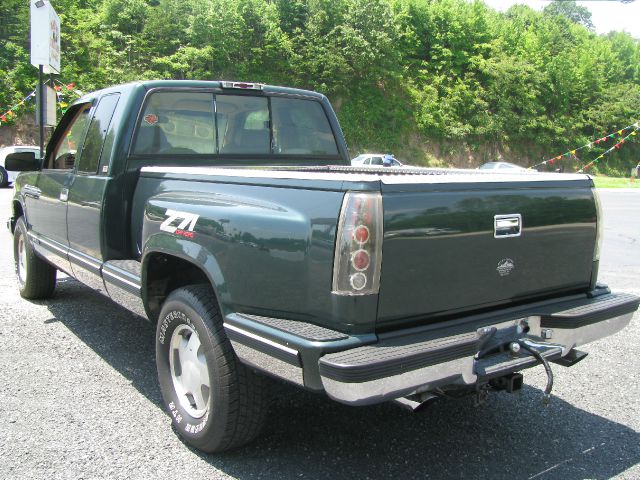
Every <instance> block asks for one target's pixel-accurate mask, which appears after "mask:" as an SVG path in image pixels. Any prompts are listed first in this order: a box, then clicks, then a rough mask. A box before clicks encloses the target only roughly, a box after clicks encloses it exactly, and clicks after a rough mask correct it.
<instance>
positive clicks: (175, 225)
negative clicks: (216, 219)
mask: <svg viewBox="0 0 640 480" xmlns="http://www.w3.org/2000/svg"><path fill="white" fill-rule="evenodd" d="M165 215H166V216H167V218H166V219H165V221H164V222H162V223H161V224H160V230H162V231H164V232H169V233H175V234H176V235H182V236H183V237H187V238H193V235H194V233H193V229H194V228H195V226H196V222H197V221H198V218H200V215H196V214H195V213H187V212H178V211H176V210H170V209H167V211H166V212H165Z"/></svg>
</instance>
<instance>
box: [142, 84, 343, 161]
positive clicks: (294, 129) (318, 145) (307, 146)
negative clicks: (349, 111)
mask: <svg viewBox="0 0 640 480" xmlns="http://www.w3.org/2000/svg"><path fill="white" fill-rule="evenodd" d="M131 153H132V154H133V155H143V156H148V155H152V156H157V155H158V156H159V155H172V156H173V155H190V156H198V155H207V156H212V155H216V156H223V157H224V156H230V157H232V158H233V157H241V156H244V157H251V158H253V157H257V158H262V159H264V160H268V159H277V158H288V157H299V156H306V157H326V158H336V157H338V155H339V154H338V147H337V143H336V139H335V136H334V133H333V131H332V129H331V125H330V123H329V119H328V118H327V115H326V113H325V111H324V108H323V107H322V104H321V103H320V102H318V101H315V100H310V99H302V98H288V97H284V96H282V97H281V96H257V95H234V94H226V93H225V94H221V93H213V92H196V91H165V90H160V91H154V92H151V93H150V94H148V95H147V98H146V99H145V103H144V106H143V109H142V112H141V115H140V118H139V120H138V125H137V128H136V133H135V134H134V142H133V146H132V150H131Z"/></svg>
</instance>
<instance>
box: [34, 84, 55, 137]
mask: <svg viewBox="0 0 640 480" xmlns="http://www.w3.org/2000/svg"><path fill="white" fill-rule="evenodd" d="M56 96H57V94H56V91H55V90H54V89H53V88H51V87H50V86H49V85H44V115H43V117H44V126H45V127H54V126H55V125H56ZM36 125H40V86H38V87H37V89H36Z"/></svg>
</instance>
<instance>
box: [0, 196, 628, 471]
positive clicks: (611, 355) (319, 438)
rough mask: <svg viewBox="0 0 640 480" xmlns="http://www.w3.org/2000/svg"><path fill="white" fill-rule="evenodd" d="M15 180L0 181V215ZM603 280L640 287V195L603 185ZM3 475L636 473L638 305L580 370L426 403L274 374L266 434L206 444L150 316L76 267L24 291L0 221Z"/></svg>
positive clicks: (536, 375) (592, 348)
mask: <svg viewBox="0 0 640 480" xmlns="http://www.w3.org/2000/svg"><path fill="white" fill-rule="evenodd" d="M12 195H13V190H12V189H2V190H0V218H1V219H2V220H3V222H4V219H5V218H6V217H8V216H9V211H10V207H9V205H10V200H11V197H12ZM601 195H602V200H603V207H604V211H605V216H606V217H605V218H606V223H605V243H604V250H603V254H602V261H601V275H600V278H601V280H602V281H604V282H606V283H608V284H609V285H610V286H611V287H612V289H613V290H618V291H620V290H621V291H625V292H629V293H635V294H640V191H635V192H633V191H625V190H604V191H602V193H601ZM0 245H2V248H1V249H0V256H1V258H0V285H1V286H2V288H1V289H0V299H1V302H2V303H1V304H2V322H1V323H0V369H1V371H2V397H1V398H2V403H3V406H4V408H3V409H2V410H3V411H2V414H1V415H0V478H3V479H24V478H29V479H45V478H46V479H52V478H73V479H78V478H87V479H88V478H128V479H130V478H159V477H163V478H199V477H200V478H207V479H212V478H213V479H219V478H238V479H242V480H246V479H252V478H274V479H289V478H296V479H299V478H315V479H349V480H353V479H365V478H371V479H382V478H389V479H391V478H394V479H395V478H433V479H443V478H492V479H496V478H510V479H513V478H516V479H520V478H523V479H531V480H532V479H555V478H558V479H560V478H561V479H565V480H571V479H584V478H598V479H600V478H612V477H613V478H624V479H638V478H640V382H639V378H638V376H639V375H640V316H639V315H638V314H636V315H635V317H634V319H633V320H632V323H631V325H630V326H629V327H628V328H627V329H626V330H625V331H623V332H621V333H619V334H617V335H615V336H613V337H610V338H606V339H604V340H601V341H598V342H595V343H593V344H590V345H587V346H585V347H584V348H582V349H583V350H585V351H587V352H589V356H588V357H587V358H586V359H585V360H584V361H583V362H581V363H579V364H578V365H576V366H574V367H573V368H571V369H564V368H562V367H560V366H554V373H555V377H556V379H555V388H554V393H553V399H552V402H551V404H550V405H549V406H548V407H546V408H545V407H544V406H543V405H542V401H541V400H542V389H543V388H544V384H545V380H546V377H545V375H544V372H543V370H542V368H540V367H539V368H536V369H534V370H529V371H527V372H525V376H524V378H525V384H526V386H525V387H524V388H523V390H522V391H521V392H520V393H518V394H515V395H508V394H503V393H501V394H494V395H492V396H490V397H489V399H488V401H487V402H486V403H484V404H483V405H481V406H475V405H474V400H473V399H472V398H465V399H461V400H451V401H440V402H437V403H435V404H433V405H432V406H431V407H429V408H428V409H426V411H424V412H422V413H420V414H410V413H407V412H405V411H403V410H401V409H399V408H398V407H395V406H393V405H390V404H385V405H378V406H373V407H361V408H351V407H346V406H342V405H339V404H337V403H334V402H332V401H330V400H328V399H326V398H323V397H321V396H316V395H312V394H308V393H305V392H300V391H298V390H295V389H293V388H289V387H286V386H283V385H274V387H273V389H274V401H273V405H272V407H271V411H270V416H269V420H268V425H267V428H266V430H265V433H264V435H263V436H262V437H260V438H259V439H258V440H257V441H255V442H254V443H252V444H251V445H249V446H247V447H245V448H243V449H240V450H236V451H233V452H229V453H224V454H219V455H204V454H201V453H199V452H197V451H195V450H193V449H190V448H189V447H187V446H186V445H185V444H183V443H182V442H181V441H180V439H179V438H177V437H176V436H175V435H174V433H173V432H172V429H171V424H170V421H169V418H168V417H167V416H166V415H165V413H164V411H163V409H162V406H161V397H160V391H159V388H158V386H157V381H156V373H155V361H154V327H153V326H151V325H150V324H149V323H148V322H146V321H144V320H143V319H141V318H139V317H136V316H135V315H133V314H131V313H129V312H127V311H126V310H124V309H122V308H121V307H119V306H117V305H116V304H114V303H112V302H111V301H109V300H108V299H106V298H105V297H102V296H101V295H100V294H98V293H94V292H93V291H92V290H90V289H89V288H87V287H84V286H82V285H81V284H80V283H78V282H76V281H75V280H72V279H69V278H63V279H62V280H60V281H59V284H58V288H57V290H56V294H55V296H54V298H53V299H51V300H49V301H46V302H28V301H25V300H22V299H21V298H20V297H19V295H18V291H17V288H16V282H15V279H14V272H13V243H12V237H11V235H10V233H9V232H8V231H7V230H6V229H4V228H3V229H2V231H0Z"/></svg>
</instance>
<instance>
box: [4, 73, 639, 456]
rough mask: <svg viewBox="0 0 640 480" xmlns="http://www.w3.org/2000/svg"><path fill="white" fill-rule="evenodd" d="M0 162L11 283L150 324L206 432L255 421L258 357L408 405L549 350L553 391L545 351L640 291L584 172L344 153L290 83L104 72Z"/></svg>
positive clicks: (573, 339)
mask: <svg viewBox="0 0 640 480" xmlns="http://www.w3.org/2000/svg"><path fill="white" fill-rule="evenodd" d="M7 164H8V168H9V169H11V170H17V171H21V172H23V173H21V174H20V175H19V176H18V178H17V180H16V184H15V198H14V200H13V212H12V217H11V219H10V222H9V226H10V228H11V231H12V232H13V234H14V249H15V264H16V272H17V277H18V282H19V287H20V293H21V295H22V296H23V297H24V298H27V299H41V298H47V297H50V296H51V295H52V294H53V292H54V288H55V284H56V273H57V271H58V270H59V271H62V272H65V273H66V274H68V275H70V276H72V277H74V278H76V279H77V280H79V281H80V282H82V283H84V284H86V285H87V286H89V287H91V288H93V289H95V290H97V291H99V292H101V293H102V294H104V295H105V296H107V297H110V298H112V299H113V300H115V301H116V302H118V303H119V304H120V305H123V306H125V307H126V308H128V309H129V310H131V311H133V312H136V313H138V314H140V315H143V316H145V317H146V318H148V319H149V320H150V321H151V322H154V323H156V324H157V333H156V361H157V369H158V379H159V382H160V387H161V391H162V394H163V397H164V402H165V405H166V408H167V411H168V413H169V415H170V416H171V418H172V421H173V425H174V426H175V428H176V430H177V431H178V432H179V434H180V435H181V436H182V437H183V438H184V439H185V440H186V441H187V442H188V443H190V444H191V445H193V446H195V447H196V448H199V449H201V450H204V451H207V452H213V451H222V450H225V449H229V448H232V447H236V446H239V445H242V444H245V443H247V442H248V441H250V440H251V439H252V438H254V437H255V436H256V435H257V434H258V433H259V431H260V428H261V426H262V424H263V422H264V419H265V412H266V409H265V405H266V401H267V391H268V388H267V387H268V385H267V383H266V380H265V379H266V376H271V377H276V378H279V379H284V380H286V381H288V382H291V383H293V384H296V385H298V386H300V387H302V388H305V389H307V390H310V391H313V392H318V393H323V394H326V395H328V396H329V397H330V398H332V399H334V400H336V401H338V402H342V403H346V404H350V405H368V404H374V403H379V402H385V401H394V402H396V403H398V404H400V405H402V406H404V407H408V408H410V409H412V410H416V409H419V408H421V407H422V406H423V405H425V404H426V403H427V402H429V401H430V400H432V399H434V398H438V397H444V396H450V395H454V396H456V395H462V394H467V393H470V394H475V395H478V397H480V398H482V397H483V396H485V395H486V393H487V392H488V391H490V390H506V391H509V392H512V391H515V390H518V389H519V388H520V387H521V386H522V375H521V374H520V373H519V372H521V371H522V370H524V369H527V368H530V367H533V366H536V365H543V366H544V368H545V369H546V370H547V373H548V384H547V388H546V389H545V392H544V398H548V395H549V393H550V391H551V387H552V381H553V376H552V370H551V367H550V365H549V364H550V363H555V364H560V365H564V366H571V365H573V364H575V363H576V362H578V361H579V360H581V359H582V358H583V357H584V356H585V355H586V354H585V353H583V352H580V351H579V350H576V347H579V346H580V345H583V344H585V343H588V342H591V341H593V340H596V339H599V338H602V337H605V336H607V335H611V334H613V333H615V332H617V331H619V330H621V329H622V328H624V327H625V326H626V325H627V324H628V323H629V321H630V319H631V317H632V316H633V313H634V312H635V311H636V310H637V308H638V303H639V301H640V299H639V298H638V297H635V296H632V295H626V294H615V293H611V291H610V290H609V289H608V288H607V287H606V286H603V285H601V284H598V283H597V272H598V260H599V246H600V241H601V237H602V232H601V231H602V222H601V219H600V218H599V203H598V196H597V194H596V192H595V190H594V187H593V183H592V181H591V179H590V178H589V177H588V176H586V175H557V174H542V173H534V174H528V173H514V174H507V175H504V174H493V173H486V172H482V171H476V170H474V171H470V170H443V169H423V168H402V169H401V168H384V169H375V168H371V167H370V168H362V167H353V166H351V165H350V162H349V155H348V152H347V147H346V144H345V141H344V139H343V136H342V132H341V130H340V126H339V124H338V121H337V119H336V116H335V114H334V112H333V110H332V108H331V105H330V104H329V102H328V100H327V99H326V97H324V96H323V95H320V94H317V93H314V92H309V91H305V90H298V89H291V88H282V87H272V86H266V85H262V84H251V83H241V82H225V81H220V82H214V81H211V82H204V81H148V82H136V83H130V84H127V85H120V86H116V87H112V88H107V89H105V90H101V91H98V92H95V93H91V94H88V95H85V96H84V97H82V98H80V99H79V100H77V101H76V102H75V103H74V104H73V105H72V106H71V107H70V108H69V109H68V111H67V112H66V114H65V115H64V116H63V118H62V120H61V122H60V124H59V125H58V127H57V128H56V129H55V131H54V133H53V136H52V138H51V141H50V142H49V144H48V146H47V148H46V155H45V158H44V159H43V160H39V159H37V158H35V156H34V154H33V153H17V154H13V155H11V156H9V158H7ZM87 321H88V322H89V321H91V319H89V318H88V319H87ZM265 374H266V375H265Z"/></svg>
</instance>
